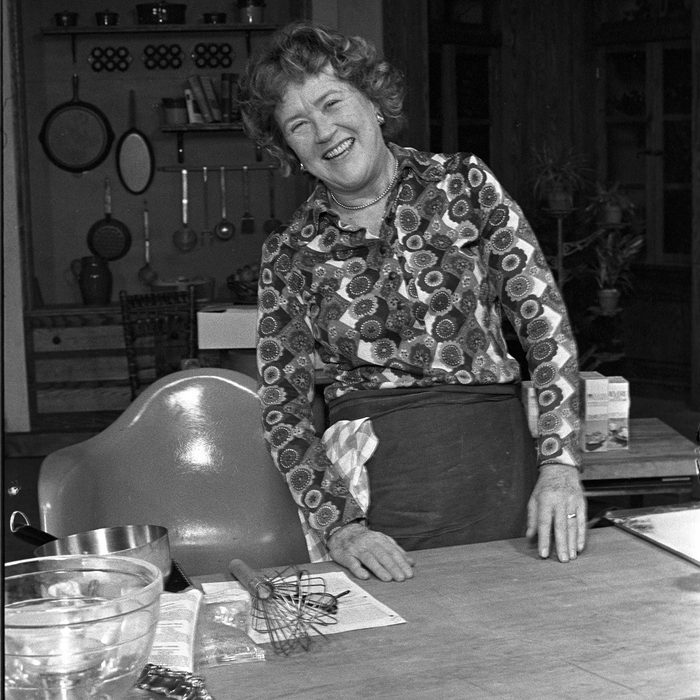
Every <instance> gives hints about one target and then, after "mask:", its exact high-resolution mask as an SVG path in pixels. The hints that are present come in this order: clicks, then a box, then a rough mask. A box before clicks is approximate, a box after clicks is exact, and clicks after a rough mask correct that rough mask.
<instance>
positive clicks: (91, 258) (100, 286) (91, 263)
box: [71, 255, 112, 306]
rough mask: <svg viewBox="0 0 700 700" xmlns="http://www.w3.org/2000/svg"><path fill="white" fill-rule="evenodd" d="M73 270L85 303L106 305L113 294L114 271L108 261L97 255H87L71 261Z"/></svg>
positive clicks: (87, 304) (88, 304)
mask: <svg viewBox="0 0 700 700" xmlns="http://www.w3.org/2000/svg"><path fill="white" fill-rule="evenodd" d="M71 270H72V272H73V274H74V275H75V278H76V280H77V281H78V286H79V287H80V294H81V296H82V298H83V304H85V305H86V306H104V305H106V304H109V300H110V298H111V296H112V272H111V271H110V269H109V265H107V261H106V260H103V259H102V258H98V257H97V256H95V255H86V256H85V257H83V258H76V259H75V260H73V262H71Z"/></svg>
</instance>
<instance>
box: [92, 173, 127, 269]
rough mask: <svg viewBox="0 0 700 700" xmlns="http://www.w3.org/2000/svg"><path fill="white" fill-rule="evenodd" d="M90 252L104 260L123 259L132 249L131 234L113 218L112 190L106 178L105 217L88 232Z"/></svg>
mask: <svg viewBox="0 0 700 700" xmlns="http://www.w3.org/2000/svg"><path fill="white" fill-rule="evenodd" d="M87 244H88V248H89V249H90V252H91V253H92V254H93V255H97V256H98V257H100V258H102V259H103V260H118V259H119V258H123V257H124V256H125V255H126V254H127V252H128V251H129V248H130V247H131V233H130V231H129V229H128V228H127V227H126V226H125V225H124V224H123V223H122V222H121V221H119V220H118V219H113V218H112V188H111V185H110V182H109V178H105V217H104V219H100V221H96V222H95V223H94V224H93V225H92V226H91V227H90V230H89V231H88V236H87Z"/></svg>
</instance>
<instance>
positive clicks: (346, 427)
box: [299, 418, 379, 562]
mask: <svg viewBox="0 0 700 700" xmlns="http://www.w3.org/2000/svg"><path fill="white" fill-rule="evenodd" d="M321 443H322V444H323V446H324V448H325V450H326V454H327V455H328V459H330V461H331V465H332V466H331V467H330V469H328V470H327V471H326V474H325V476H324V479H323V486H324V488H327V489H331V488H333V485H334V484H338V482H340V483H341V484H342V485H343V486H344V487H345V488H346V489H347V490H348V492H349V493H350V495H351V496H352V497H353V498H354V499H355V500H356V501H357V503H358V504H359V506H360V508H362V511H363V513H364V514H365V515H366V514H367V511H368V510H369V479H368V477H367V467H366V464H367V461H368V460H369V458H370V457H371V456H372V455H373V454H374V451H375V449H376V448H377V445H378V444H379V441H378V440H377V436H376V435H375V433H374V429H373V428H372V421H371V419H370V418H357V419H356V420H340V421H337V422H336V423H334V424H333V425H331V426H330V428H328V429H327V430H326V432H325V433H323V436H322V437H321ZM299 515H300V518H301V523H302V527H303V529H304V536H305V537H306V546H307V548H308V550H309V555H310V558H311V561H312V562H316V561H328V560H329V559H330V556H329V555H328V551H327V550H326V547H325V545H324V543H323V541H322V540H321V538H320V537H319V535H318V533H317V532H316V531H315V530H313V529H312V528H311V527H310V526H309V524H308V523H307V522H306V519H305V518H304V517H303V516H302V515H301V512H300V513H299Z"/></svg>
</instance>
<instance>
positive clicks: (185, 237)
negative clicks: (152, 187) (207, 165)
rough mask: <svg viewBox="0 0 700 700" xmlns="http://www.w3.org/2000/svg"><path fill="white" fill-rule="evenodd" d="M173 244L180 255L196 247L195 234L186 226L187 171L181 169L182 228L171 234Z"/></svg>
mask: <svg viewBox="0 0 700 700" xmlns="http://www.w3.org/2000/svg"><path fill="white" fill-rule="evenodd" d="M173 244H174V245H175V247H176V248H177V249H178V250H179V251H180V252H182V253H189V251H191V250H194V248H195V247H196V246H197V234H196V233H195V232H194V231H193V230H192V229H191V228H190V226H189V225H188V224H187V170H185V169H184V168H183V169H182V226H181V227H180V228H179V229H178V230H177V231H175V233H174V234H173Z"/></svg>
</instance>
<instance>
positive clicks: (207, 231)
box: [201, 165, 214, 245]
mask: <svg viewBox="0 0 700 700" xmlns="http://www.w3.org/2000/svg"><path fill="white" fill-rule="evenodd" d="M208 181H209V172H208V170H207V166H206V165H205V166H204V167H203V168H202V200H203V201H202V203H203V205H204V229H203V230H202V234H201V241H202V245H204V244H205V243H209V242H210V241H211V240H212V238H213V237H214V231H212V229H211V228H210V227H209V184H208Z"/></svg>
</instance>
